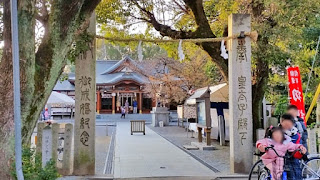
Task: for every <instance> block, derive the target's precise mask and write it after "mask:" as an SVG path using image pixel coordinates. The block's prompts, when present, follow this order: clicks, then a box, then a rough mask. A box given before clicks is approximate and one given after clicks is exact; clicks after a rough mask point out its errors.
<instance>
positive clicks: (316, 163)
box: [302, 157, 320, 180]
mask: <svg viewBox="0 0 320 180" xmlns="http://www.w3.org/2000/svg"><path fill="white" fill-rule="evenodd" d="M302 165H303V168H302V177H303V179H304V180H315V179H320V157H313V158H310V159H309V160H308V161H307V162H305V163H302Z"/></svg>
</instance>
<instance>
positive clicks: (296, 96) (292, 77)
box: [287, 67, 306, 120]
mask: <svg viewBox="0 0 320 180" xmlns="http://www.w3.org/2000/svg"><path fill="white" fill-rule="evenodd" d="M287 73H288V81H289V94H290V104H293V105H295V106H297V108H298V112H299V114H298V115H299V116H300V117H301V118H302V119H304V120H305V116H306V111H305V109H304V101H303V91H302V82H301V77H300V71H299V67H288V68H287Z"/></svg>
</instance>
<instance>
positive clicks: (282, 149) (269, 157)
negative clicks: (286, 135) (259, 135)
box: [256, 138, 302, 165]
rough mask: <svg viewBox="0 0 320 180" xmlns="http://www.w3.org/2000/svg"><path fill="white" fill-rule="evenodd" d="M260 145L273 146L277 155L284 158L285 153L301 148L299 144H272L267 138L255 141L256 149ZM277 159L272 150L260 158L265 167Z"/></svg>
mask: <svg viewBox="0 0 320 180" xmlns="http://www.w3.org/2000/svg"><path fill="white" fill-rule="evenodd" d="M260 145H263V146H266V147H268V146H271V145H273V146H274V147H273V148H274V149H275V150H276V151H277V153H278V154H279V155H280V156H284V155H285V154H286V152H287V151H289V152H292V151H295V150H296V149H298V148H299V147H300V146H302V145H301V144H294V143H293V142H284V143H283V144H280V143H276V142H274V141H273V140H272V139H269V138H265V139H261V140H259V141H257V143H256V147H257V148H258V147H259V146H260ZM277 157H278V156H277V155H276V153H275V152H274V151H273V150H272V149H269V150H268V151H267V152H266V153H265V154H264V155H262V156H261V159H262V161H263V163H264V164H265V165H267V164H269V163H271V162H273V161H275V160H276V158H277Z"/></svg>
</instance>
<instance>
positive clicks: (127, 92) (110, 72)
mask: <svg viewBox="0 0 320 180" xmlns="http://www.w3.org/2000/svg"><path fill="white" fill-rule="evenodd" d="M144 71H145V70H144V68H143V67H142V66H141V65H139V64H138V63H137V62H136V61H134V60H132V59H131V58H130V57H128V56H127V57H125V58H124V59H122V60H97V61H96V90H97V92H96V103H97V112H98V113H101V114H103V113H105V114H107V113H120V111H121V106H125V103H126V101H128V103H129V112H133V104H134V101H136V102H137V108H138V112H139V113H150V111H151V110H152V107H153V106H155V99H154V98H152V96H151V95H150V93H148V92H146V85H147V84H148V83H149V78H148V75H146V73H144ZM74 84H75V75H74V73H70V74H69V75H68V79H67V80H64V81H60V80H58V82H57V84H56V86H55V87H54V89H53V91H56V92H60V93H63V94H67V95H68V96H70V97H72V98H74V96H75V85H74Z"/></svg>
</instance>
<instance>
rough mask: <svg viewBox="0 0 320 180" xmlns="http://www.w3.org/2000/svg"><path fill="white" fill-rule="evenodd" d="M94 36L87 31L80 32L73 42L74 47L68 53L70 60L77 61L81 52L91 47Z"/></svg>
mask: <svg viewBox="0 0 320 180" xmlns="http://www.w3.org/2000/svg"><path fill="white" fill-rule="evenodd" d="M93 39H94V36H93V35H92V34H89V33H87V32H84V33H82V34H80V35H79V36H78V38H77V40H76V41H75V42H74V43H73V45H72V49H71V50H70V51H69V53H68V57H67V58H68V60H69V61H70V62H75V60H76V58H77V57H78V56H79V54H80V53H83V52H86V51H87V50H88V49H89V48H90V44H91V43H92V40H93Z"/></svg>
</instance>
